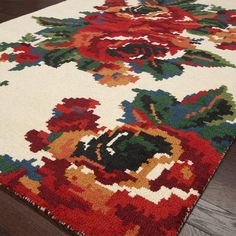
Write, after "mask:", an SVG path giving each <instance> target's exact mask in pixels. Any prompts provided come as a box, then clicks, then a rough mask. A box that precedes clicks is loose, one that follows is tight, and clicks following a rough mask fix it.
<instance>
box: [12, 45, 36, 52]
mask: <svg viewBox="0 0 236 236" xmlns="http://www.w3.org/2000/svg"><path fill="white" fill-rule="evenodd" d="M32 48H33V47H32V46H31V45H28V44H20V45H18V46H17V47H15V48H14V49H13V50H14V52H25V53H27V54H28V53H30V51H31V49H32Z"/></svg>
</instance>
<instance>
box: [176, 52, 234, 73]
mask: <svg viewBox="0 0 236 236" xmlns="http://www.w3.org/2000/svg"><path fill="white" fill-rule="evenodd" d="M175 61H176V62H177V63H180V64H187V65H193V66H200V67H225V66H229V67H233V68H236V66H235V65H233V64H231V63H230V62H228V61H227V60H225V59H224V58H222V57H221V56H219V55H216V54H214V53H211V52H209V51H205V50H199V49H187V50H185V54H184V55H183V56H182V57H181V58H178V59H176V60H175Z"/></svg>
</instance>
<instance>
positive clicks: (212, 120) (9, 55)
mask: <svg viewBox="0 0 236 236" xmlns="http://www.w3.org/2000/svg"><path fill="white" fill-rule="evenodd" d="M100 2H101V5H99V6H97V5H98V3H97V2H96V3H95V1H94V3H93V4H94V5H93V6H92V8H93V10H91V6H86V4H85V5H84V6H83V7H81V8H82V10H81V11H80V14H79V17H74V16H73V17H70V16H67V17H61V18H58V17H54V16H51V15H50V13H51V12H50V10H49V9H50V8H49V9H48V10H47V9H46V10H43V11H40V12H38V13H35V14H36V15H34V17H33V19H32V18H31V17H28V18H27V17H26V18H27V19H26V20H27V21H29V22H34V23H33V24H34V25H33V28H37V27H39V29H38V28H37V30H35V31H32V32H28V33H26V34H21V33H20V31H19V34H18V35H17V36H19V37H18V38H19V40H12V41H10V40H5V39H4V40H3V42H2V43H1V44H0V71H1V70H2V71H3V72H4V73H3V74H4V76H5V77H6V80H2V81H1V83H0V86H1V87H0V89H1V93H2V94H0V99H1V104H0V106H1V107H2V108H3V110H5V111H6V112H5V113H6V114H5V115H3V122H1V134H2V137H1V140H0V141H1V143H2V144H3V146H2V147H1V149H2V150H3V151H2V150H1V149H0V154H1V155H0V183H1V184H2V185H3V186H5V187H7V188H8V189H10V190H11V191H13V192H14V193H16V194H17V195H19V196H20V197H22V198H24V199H27V201H29V202H31V203H32V204H34V205H36V206H38V207H40V208H41V209H42V210H45V211H46V212H47V213H48V214H49V215H50V216H52V217H53V218H54V219H56V220H58V221H59V222H61V223H62V224H64V225H66V226H67V227H68V228H70V229H71V230H73V231H75V232H77V233H78V234H80V233H81V234H85V235H89V236H90V235H91V236H93V235H99V236H100V235H103V236H104V235H105V236H110V235H117V236H118V235H119V236H120V235H125V236H128V235H130V236H133V235H142V236H148V235H150V236H153V235H158V236H161V235H176V234H177V233H178V231H179V229H180V227H181V226H182V224H183V222H184V220H185V219H186V217H187V215H188V214H189V212H190V210H191V209H192V207H193V206H194V204H195V203H196V201H197V199H198V198H199V196H200V195H201V194H202V192H203V190H204V188H205V186H206V184H207V183H208V181H209V179H210V177H211V176H212V175H213V173H214V172H215V170H216V168H217V167H218V165H219V163H220V161H221V159H222V158H223V155H224V153H225V152H226V150H227V149H228V148H229V146H230V144H231V143H232V141H233V139H234V137H235V135H236V123H235V118H236V109H235V102H234V101H235V96H236V89H235V82H233V79H234V78H233V75H235V72H236V69H235V68H236V61H235V53H234V50H236V28H235V25H236V10H233V9H230V8H229V7H224V6H216V5H213V3H214V1H210V3H202V2H200V1H192V0H191V1H190V0H147V1H145V0H140V1H124V0H106V1H100ZM211 3H212V4H211ZM74 4H75V1H74V0H71V1H70V0H69V1H68V2H65V3H62V4H59V5H58V6H55V7H52V8H51V9H54V8H55V9H58V10H59V9H62V8H63V7H65V6H68V11H69V10H71V12H73V11H72V6H73V5H74ZM63 5H64V6H63ZM222 5H223V3H222ZM232 5H233V4H232ZM234 5H235V8H236V4H234ZM85 9H87V10H86V11H85ZM48 11H49V12H48ZM41 13H42V14H43V15H44V16H41V15H40V14H41ZM45 14H46V15H47V16H45ZM65 14H68V13H65ZM11 24H13V23H12V22H8V23H6V26H4V24H2V26H0V27H2V28H3V30H4V29H5V28H7V27H9V25H11ZM18 24H19V23H18ZM14 38H17V37H14ZM17 77H19V78H17ZM10 101H15V102H16V103H18V105H16V106H19V108H16V107H13V108H9V109H7V104H9V103H10Z"/></svg>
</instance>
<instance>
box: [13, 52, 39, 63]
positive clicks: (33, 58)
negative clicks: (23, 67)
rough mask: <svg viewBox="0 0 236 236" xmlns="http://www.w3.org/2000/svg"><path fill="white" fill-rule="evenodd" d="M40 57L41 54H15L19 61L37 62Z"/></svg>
mask: <svg viewBox="0 0 236 236" xmlns="http://www.w3.org/2000/svg"><path fill="white" fill-rule="evenodd" d="M39 58H40V55H39V54H27V53H23V52H22V53H18V54H16V55H15V60H16V62H18V63H24V62H31V63H33V62H36V61H37V60H38V59H39Z"/></svg>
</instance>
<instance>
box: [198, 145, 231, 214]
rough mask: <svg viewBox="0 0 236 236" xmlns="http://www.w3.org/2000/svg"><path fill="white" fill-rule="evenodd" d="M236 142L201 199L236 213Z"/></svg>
mask: <svg viewBox="0 0 236 236" xmlns="http://www.w3.org/2000/svg"><path fill="white" fill-rule="evenodd" d="M235 170H236V142H235V143H234V145H232V147H231V148H230V152H228V153H227V154H226V156H225V158H224V159H223V161H222V163H221V165H220V167H219V169H218V170H217V172H216V174H215V175H214V177H213V179H212V181H211V182H210V184H209V185H208V186H207V188H206V190H205V191H204V193H203V195H202V197H201V199H203V200H206V201H208V202H211V203H212V204H214V205H216V206H220V207H221V208H223V209H225V210H228V211H231V212H234V213H236V188H235V183H236V171H235Z"/></svg>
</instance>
